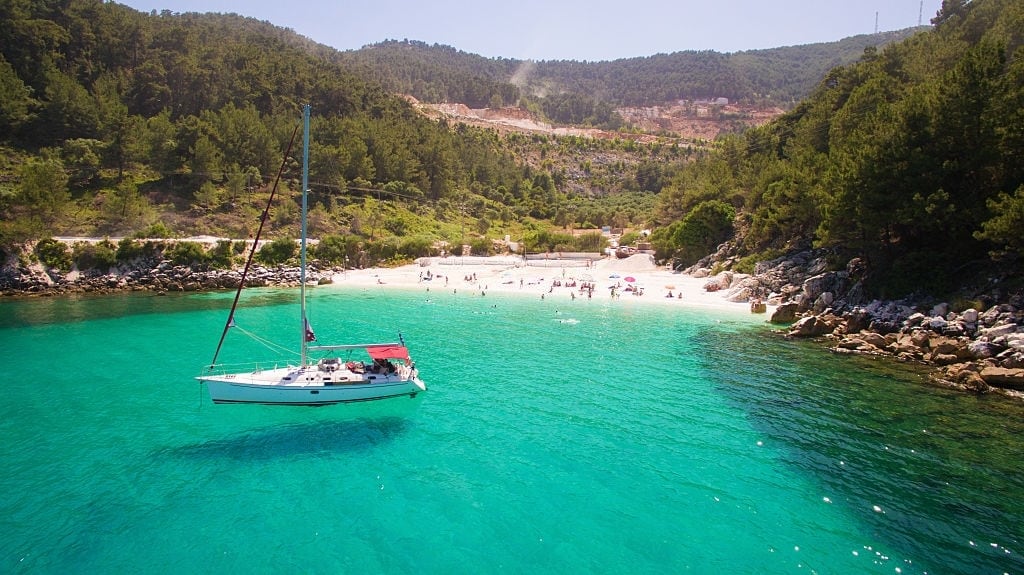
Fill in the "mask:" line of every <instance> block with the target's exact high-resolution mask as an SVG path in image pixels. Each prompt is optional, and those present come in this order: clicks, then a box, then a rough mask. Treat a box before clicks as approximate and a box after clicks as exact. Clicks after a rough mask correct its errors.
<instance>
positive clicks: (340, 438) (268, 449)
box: [165, 417, 412, 461]
mask: <svg viewBox="0 0 1024 575" xmlns="http://www.w3.org/2000/svg"><path fill="white" fill-rule="evenodd" d="M411 426H412V424H411V422H410V421H408V420H407V419H406V418H403V417H380V418H374V419H364V418H359V419H351V420H343V421H329V422H325V421H318V422H310V423H298V424H290V425H276V426H274V427H268V428H264V429H257V430H252V431H249V432H245V433H243V434H240V435H237V436H233V437H225V438H221V439H211V440H208V441H204V442H202V443H195V444H191V445H182V446H179V447H174V448H170V449H167V450H165V453H168V452H169V453H170V455H171V456H172V457H179V458H182V459H189V460H213V459H232V460H246V461H252V460H257V461H266V460H273V459H286V458H289V457H302V456H310V455H332V454H340V453H349V452H355V451H361V450H365V449H373V448H375V447H377V446H379V445H382V444H384V443H387V442H389V441H392V440H393V439H394V438H396V437H397V436H398V435H400V434H402V433H404V432H405V431H406V430H407V429H409V428H410V427H411Z"/></svg>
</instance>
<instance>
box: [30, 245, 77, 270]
mask: <svg viewBox="0 0 1024 575" xmlns="http://www.w3.org/2000/svg"><path fill="white" fill-rule="evenodd" d="M35 252H36V256H37V257H38V258H39V261H41V262H43V264H44V265H46V266H49V267H51V268H54V269H58V270H61V271H65V272H66V271H68V270H70V269H71V253H70V252H69V251H68V247H67V246H66V245H64V243H63V242H58V241H57V240H55V239H53V238H46V239H43V240H39V243H38V244H36V249H35Z"/></svg>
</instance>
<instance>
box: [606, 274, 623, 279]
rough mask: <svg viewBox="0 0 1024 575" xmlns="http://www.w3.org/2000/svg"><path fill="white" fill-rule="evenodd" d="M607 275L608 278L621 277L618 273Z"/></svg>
mask: <svg viewBox="0 0 1024 575" xmlns="http://www.w3.org/2000/svg"><path fill="white" fill-rule="evenodd" d="M608 277H609V278H610V279H618V278H621V277H622V276H620V275H619V274H612V275H610V276H608Z"/></svg>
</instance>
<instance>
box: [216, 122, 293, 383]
mask: <svg viewBox="0 0 1024 575" xmlns="http://www.w3.org/2000/svg"><path fill="white" fill-rule="evenodd" d="M299 126H301V124H299V125H297V126H295V130H294V131H293V132H292V138H291V140H289V141H288V149H286V150H285V152H284V159H283V160H281V167H280V168H279V169H278V170H277V177H276V178H274V187H272V188H271V189H270V198H268V199H267V207H266V208H264V209H263V215H262V216H261V217H260V225H259V227H258V228H257V229H256V235H255V236H254V237H253V242H252V249H251V250H250V251H249V257H248V259H246V260H245V268H243V269H242V278H241V279H240V280H239V281H238V289H237V290H236V291H235V300H234V301H233V302H231V311H230V312H228V320H227V321H226V322H225V323H224V331H222V332H221V334H220V341H218V342H217V350H216V351H214V352H213V360H212V361H211V362H210V369H213V366H215V365H217V356H219V355H220V348H221V346H223V345H224V338H225V337H226V336H227V335H228V330H229V329H231V326H233V325H234V323H235V308H237V307H238V298H239V297H241V295H242V288H243V287H245V278H246V277H247V276H248V275H249V268H250V267H252V259H253V256H255V255H256V249H257V248H258V247H259V245H260V235H261V234H262V233H263V224H265V223H267V216H269V215H270V207H271V206H272V205H273V203H274V196H275V195H276V194H277V186H278V184H280V183H281V175H282V174H284V169H285V167H286V166H287V165H288V156H289V155H291V153H292V146H293V145H294V144H295V136H296V135H297V134H298V133H299Z"/></svg>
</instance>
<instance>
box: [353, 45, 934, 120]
mask: <svg viewBox="0 0 1024 575" xmlns="http://www.w3.org/2000/svg"><path fill="white" fill-rule="evenodd" d="M913 33H914V30H902V31H899V32H886V33H881V34H874V35H861V36H855V37H852V38H846V39H844V40H841V41H838V42H830V43H822V44H810V45H806V46H790V47H784V48H774V49H771V50H751V51H746V52H736V53H733V54H721V53H718V52H712V51H699V52H698V51H687V52H674V53H672V54H657V55H654V56H648V57H644V58H627V59H621V60H614V61H611V62H576V61H543V62H524V61H519V60H511V59H507V58H484V57H482V56H477V55H473V54H467V53H465V52H461V51H459V50H456V49H455V48H452V47H449V46H442V45H436V44H435V45H428V44H425V43H423V42H416V41H409V40H405V41H400V42H399V41H388V42H381V43H379V44H374V45H372V46H367V47H365V48H363V49H361V50H357V51H353V52H345V53H343V54H341V55H340V57H341V58H342V59H343V60H345V61H349V62H352V63H353V64H359V65H363V66H365V67H366V69H368V70H372V72H370V73H371V74H372V76H373V78H375V79H376V80H378V81H379V82H380V83H381V84H382V85H384V86H385V87H386V88H387V89H389V90H391V91H393V92H398V93H403V94H411V95H413V96H414V97H416V98H417V99H419V100H422V101H425V102H460V103H463V104H466V105H467V106H469V107H471V108H484V107H491V108H497V107H501V106H510V105H516V104H519V105H523V106H524V107H529V108H530V109H532V110H535V111H539V112H543V114H544V115H545V116H546V117H547V118H549V119H551V120H553V121H555V122H560V123H565V124H576V125H580V124H587V125H593V126H602V127H605V128H610V129H616V128H617V127H618V125H619V122H620V120H619V119H618V118H617V117H616V116H615V115H614V114H613V111H614V108H615V107H616V106H645V105H656V104H662V103H665V102H671V101H674V100H696V99H709V98H717V97H725V98H729V99H730V100H733V101H741V102H745V103H751V104H763V105H777V106H784V107H789V106H791V105H792V104H793V103H795V102H797V101H799V100H801V99H802V98H804V97H806V96H807V95H808V94H809V93H810V92H811V90H813V88H814V86H815V85H816V84H817V83H818V81H820V80H821V78H822V77H823V76H824V75H825V73H826V72H828V70H830V69H832V68H834V67H836V66H839V65H842V64H849V63H851V62H854V61H856V60H857V58H858V57H859V56H860V55H861V54H862V53H863V52H864V49H865V48H868V47H874V46H882V45H885V44H888V43H891V42H895V41H898V40H901V39H903V38H906V37H908V36H910V35H911V34H913Z"/></svg>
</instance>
